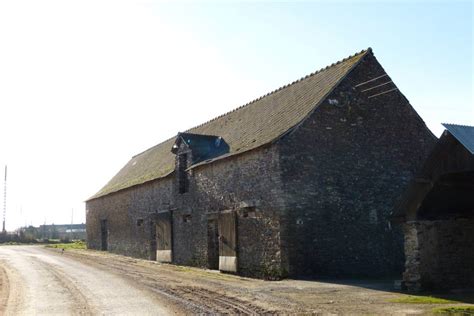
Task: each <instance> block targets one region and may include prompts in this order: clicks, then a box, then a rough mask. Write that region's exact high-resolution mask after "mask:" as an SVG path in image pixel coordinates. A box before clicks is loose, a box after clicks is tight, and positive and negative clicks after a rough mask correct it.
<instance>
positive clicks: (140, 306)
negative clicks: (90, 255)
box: [0, 246, 173, 315]
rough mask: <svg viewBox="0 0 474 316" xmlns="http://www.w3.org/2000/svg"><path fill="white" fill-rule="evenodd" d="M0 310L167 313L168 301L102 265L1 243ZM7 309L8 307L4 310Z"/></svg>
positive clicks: (24, 312) (17, 312)
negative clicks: (95, 265) (3, 289)
mask: <svg viewBox="0 0 474 316" xmlns="http://www.w3.org/2000/svg"><path fill="white" fill-rule="evenodd" d="M0 267H1V270H3V271H2V272H0V276H1V280H2V284H7V286H6V289H7V290H6V291H2V296H1V298H2V299H1V300H0V302H2V305H1V306H0V314H2V313H4V314H6V315H77V314H79V315H82V314H86V315H90V314H102V315H104V314H106V315H167V314H171V313H173V310H172V309H171V308H168V307H167V306H166V304H165V302H164V301H163V300H159V299H158V297H157V296H156V295H150V294H151V293H149V292H148V291H144V290H141V289H140V288H138V287H135V286H134V285H133V284H131V282H128V281H127V280H126V279H123V278H120V277H119V276H117V275H115V274H111V273H109V272H107V271H104V270H102V269H98V268H97V267H94V266H90V265H87V264H85V263H83V262H80V261H77V260H75V259H73V258H70V257H68V256H64V255H61V254H58V253H53V252H51V251H48V250H46V249H44V248H42V247H30V246H2V247H0ZM2 309H3V311H2Z"/></svg>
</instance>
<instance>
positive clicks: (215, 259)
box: [207, 219, 219, 270]
mask: <svg viewBox="0 0 474 316" xmlns="http://www.w3.org/2000/svg"><path fill="white" fill-rule="evenodd" d="M207 265H208V268H209V269H214V270H217V269H219V233H218V228H217V219H209V220H208V221H207Z"/></svg>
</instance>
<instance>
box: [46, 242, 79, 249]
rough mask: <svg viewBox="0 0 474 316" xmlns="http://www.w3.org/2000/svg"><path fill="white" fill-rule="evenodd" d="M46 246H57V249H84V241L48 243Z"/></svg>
mask: <svg viewBox="0 0 474 316" xmlns="http://www.w3.org/2000/svg"><path fill="white" fill-rule="evenodd" d="M45 247H47V248H59V249H64V250H67V249H86V243H85V242H84V241H74V242H71V243H67V244H49V245H46V246H45Z"/></svg>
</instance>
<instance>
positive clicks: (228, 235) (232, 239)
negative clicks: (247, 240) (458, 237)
mask: <svg viewBox="0 0 474 316" xmlns="http://www.w3.org/2000/svg"><path fill="white" fill-rule="evenodd" d="M218 230H219V270H221V271H230V272H237V234H236V231H237V230H236V220H235V212H233V211H232V212H224V213H220V214H219V220H218Z"/></svg>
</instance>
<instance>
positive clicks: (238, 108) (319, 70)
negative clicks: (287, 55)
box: [186, 47, 372, 132]
mask: <svg viewBox="0 0 474 316" xmlns="http://www.w3.org/2000/svg"><path fill="white" fill-rule="evenodd" d="M371 52H372V48H371V47H368V48H367V49H363V50H361V51H360V52H358V53H354V54H352V55H350V56H348V57H345V58H343V59H341V60H339V61H337V62H334V63H332V64H331V65H327V66H326V67H323V68H320V69H318V70H316V71H314V72H312V73H310V74H308V75H306V76H304V77H301V78H299V79H297V80H295V81H293V82H291V83H288V84H286V85H283V86H281V87H279V88H277V89H275V90H273V91H270V92H268V93H266V94H264V95H262V96H260V97H258V98H256V99H254V100H252V101H250V102H247V103H245V104H244V105H241V106H239V107H237V108H235V109H233V110H230V111H228V112H226V113H224V114H221V115H219V116H216V117H214V118H212V119H210V120H208V121H206V122H204V123H201V124H199V125H196V126H194V127H191V128H189V129H187V130H186V132H188V131H190V130H192V129H196V128H199V127H201V126H204V125H206V124H208V123H210V122H213V121H215V120H217V119H219V118H221V117H223V116H226V115H228V114H230V113H232V112H235V111H237V110H240V109H242V108H244V107H247V106H249V105H251V104H253V103H255V102H257V101H260V100H261V99H263V98H265V97H267V96H269V95H272V94H274V93H276V92H278V91H281V90H283V89H285V88H288V87H289V86H291V85H294V84H296V83H298V82H301V81H303V80H305V79H307V78H309V77H312V76H315V75H317V74H319V73H321V72H323V71H325V70H327V69H329V68H331V67H334V66H336V65H339V64H341V63H343V62H345V61H347V60H349V59H351V58H354V57H356V56H358V55H362V54H367V53H371Z"/></svg>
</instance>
